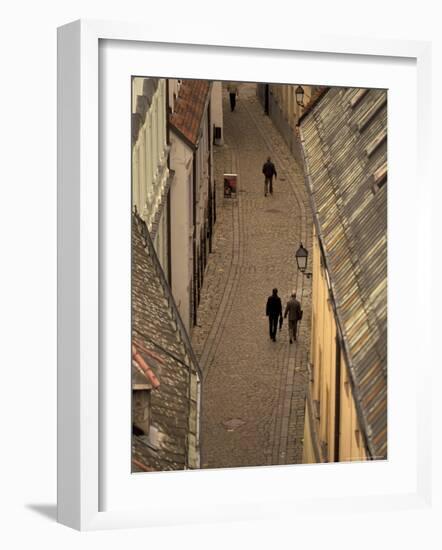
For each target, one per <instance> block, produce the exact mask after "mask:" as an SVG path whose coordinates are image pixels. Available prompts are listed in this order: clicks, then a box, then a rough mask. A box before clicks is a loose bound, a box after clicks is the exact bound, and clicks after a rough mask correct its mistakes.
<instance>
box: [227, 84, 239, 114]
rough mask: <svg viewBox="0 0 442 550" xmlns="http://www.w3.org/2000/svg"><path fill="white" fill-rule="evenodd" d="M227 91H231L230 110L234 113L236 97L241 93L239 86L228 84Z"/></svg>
mask: <svg viewBox="0 0 442 550" xmlns="http://www.w3.org/2000/svg"><path fill="white" fill-rule="evenodd" d="M227 91H228V92H229V98H230V110H231V111H232V113H233V111H234V110H235V106H236V98H237V96H238V95H239V93H238V86H237V85H236V84H229V85H228V86H227Z"/></svg>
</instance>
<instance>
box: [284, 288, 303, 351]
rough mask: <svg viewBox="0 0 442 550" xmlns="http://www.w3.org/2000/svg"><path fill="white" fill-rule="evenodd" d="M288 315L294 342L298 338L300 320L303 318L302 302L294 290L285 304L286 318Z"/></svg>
mask: <svg viewBox="0 0 442 550" xmlns="http://www.w3.org/2000/svg"><path fill="white" fill-rule="evenodd" d="M287 315H288V317H289V338H290V343H292V342H293V340H296V331H297V328H298V321H299V320H300V319H301V304H300V303H299V302H298V300H297V299H296V292H292V295H291V297H290V300H289V301H288V302H287V305H286V306H285V311H284V319H285V318H286V317H287Z"/></svg>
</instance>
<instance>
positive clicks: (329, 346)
mask: <svg viewBox="0 0 442 550" xmlns="http://www.w3.org/2000/svg"><path fill="white" fill-rule="evenodd" d="M312 273H313V279H312V337H311V349H310V368H311V380H310V384H309V391H310V394H311V402H312V403H313V411H314V414H313V421H314V422H315V426H314V427H313V426H312V425H311V419H310V415H309V414H308V410H306V414H305V418H306V422H305V434H304V462H306V463H309V462H315V461H316V459H315V453H314V446H315V443H314V441H313V438H314V434H315V432H316V434H317V441H316V443H317V445H318V447H319V452H320V461H321V462H334V461H335V431H336V428H335V417H336V414H335V413H336V412H337V411H336V406H337V403H336V376H337V365H336V362H337V353H338V352H337V343H336V335H337V327H336V322H335V316H334V311H333V307H332V303H331V300H330V294H329V290H328V283H327V274H326V271H325V269H324V268H323V267H322V266H321V253H320V247H319V241H318V239H317V236H316V233H315V232H314V238H313V250H312ZM339 356H340V384H339V386H340V388H339V394H340V411H339V412H340V428H339V431H340V434H339V461H349V460H364V459H365V458H366V452H365V443H364V439H363V437H362V434H361V433H360V430H359V424H358V419H357V413H356V407H355V404H354V399H353V394H352V389H351V384H350V381H349V378H348V372H347V366H346V363H345V358H344V354H343V353H342V351H341V352H340V355H339ZM306 401H308V399H307V400H306ZM306 407H308V403H307V405H306Z"/></svg>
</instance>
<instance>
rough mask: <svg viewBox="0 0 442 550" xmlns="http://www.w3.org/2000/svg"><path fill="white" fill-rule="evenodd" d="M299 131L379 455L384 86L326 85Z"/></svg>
mask: <svg viewBox="0 0 442 550" xmlns="http://www.w3.org/2000/svg"><path fill="white" fill-rule="evenodd" d="M300 136H301V142H302V145H303V152H304V158H305V163H306V170H307V176H308V177H307V180H308V185H307V187H308V188H309V189H308V190H309V193H310V196H311V200H312V207H313V215H314V218H315V223H316V227H317V230H318V234H319V237H320V239H321V242H322V246H323V250H324V253H325V257H326V264H327V269H328V272H329V275H330V279H331V285H332V290H333V296H334V300H335V306H336V312H337V317H338V321H339V325H340V328H341V330H342V336H343V340H344V352H345V353H346V357H347V360H348V366H349V374H350V377H351V379H352V382H353V387H354V395H355V399H356V406H357V409H358V413H359V417H360V423H361V426H362V428H363V430H364V432H365V435H366V440H367V445H368V447H369V450H370V453H371V455H372V456H373V457H376V458H386V457H387V92H386V90H362V89H354V88H330V89H329V90H328V91H327V92H326V93H325V94H324V95H323V96H322V97H321V98H320V100H319V101H318V103H317V104H316V105H315V106H314V107H313V108H312V110H311V111H310V112H309V113H308V114H307V115H306V116H305V117H304V118H303V120H302V121H301V124H300Z"/></svg>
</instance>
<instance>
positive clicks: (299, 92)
mask: <svg viewBox="0 0 442 550" xmlns="http://www.w3.org/2000/svg"><path fill="white" fill-rule="evenodd" d="M295 97H296V103H297V104H298V105H299V106H300V107H304V88H303V87H302V86H298V87H297V88H296V90H295Z"/></svg>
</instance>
